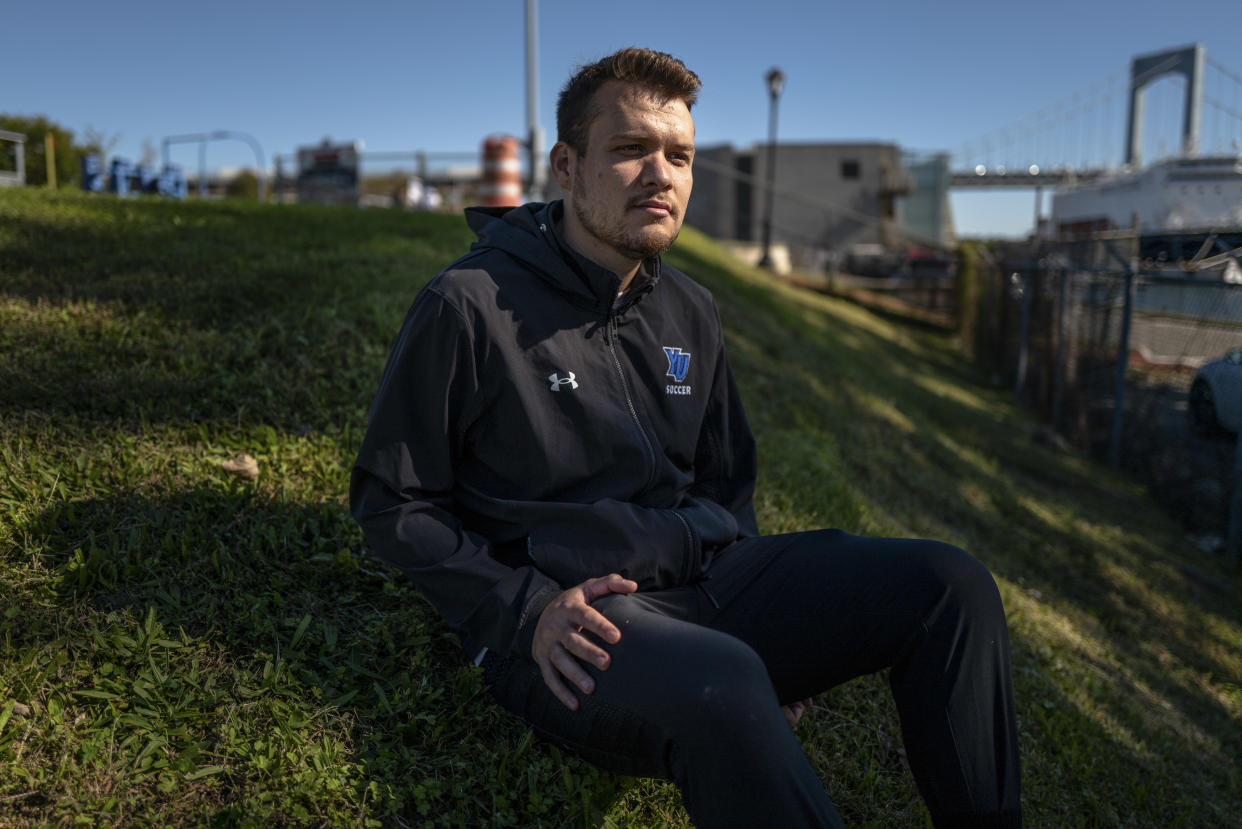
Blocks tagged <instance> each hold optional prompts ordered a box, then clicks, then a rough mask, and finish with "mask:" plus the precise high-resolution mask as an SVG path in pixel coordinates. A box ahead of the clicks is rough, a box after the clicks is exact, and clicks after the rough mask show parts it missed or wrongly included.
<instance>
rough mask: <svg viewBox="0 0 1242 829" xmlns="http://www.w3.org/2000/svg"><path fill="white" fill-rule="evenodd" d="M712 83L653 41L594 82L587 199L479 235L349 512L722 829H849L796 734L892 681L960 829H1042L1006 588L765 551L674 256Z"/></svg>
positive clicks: (932, 555) (917, 558)
mask: <svg viewBox="0 0 1242 829" xmlns="http://www.w3.org/2000/svg"><path fill="white" fill-rule="evenodd" d="M698 89H699V80H698V78H697V77H696V76H695V75H694V73H692V72H690V71H689V70H688V69H687V68H686V67H685V66H684V65H683V64H682V63H681V62H680V61H678V60H676V59H675V58H672V57H670V56H669V55H665V54H662V53H659V52H652V51H648V50H643V49H625V50H622V51H620V52H618V53H616V54H614V55H611V56H609V57H607V58H604V59H603V60H601V61H599V62H598V63H596V64H592V65H591V66H587V67H584V68H583V69H581V70H580V71H579V72H578V74H576V75H575V76H574V77H573V78H571V79H570V81H569V83H568V84H567V85H566V87H565V88H564V90H563V91H562V93H561V96H560V100H559V103H558V109H557V129H558V139H559V140H558V142H557V144H556V146H555V147H553V148H552V151H551V162H552V169H553V172H554V174H555V175H556V177H557V181H558V182H559V184H560V185H561V188H562V190H563V191H564V194H565V195H564V200H563V202H553V203H551V204H527V205H524V206H522V207H518V208H513V209H509V210H490V211H483V210H476V211H469V212H468V217H467V218H468V221H469V223H470V225H471V227H472V228H474V229H475V230H476V232H477V233H478V236H479V240H478V242H476V243H475V244H474V246H473V247H472V248H471V251H470V253H468V254H467V255H466V256H465V257H463V258H462V259H460V260H458V261H457V262H456V263H454V264H453V265H451V266H450V267H449V268H448V269H447V270H446V271H444V272H443V273H441V274H440V275H439V276H437V277H436V278H435V279H434V280H433V281H432V282H431V283H430V284H429V285H428V286H427V287H426V288H425V289H424V290H423V291H422V293H420V294H419V295H418V297H417V298H416V299H415V301H414V304H413V306H412V308H411V309H410V312H409V315H408V316H407V318H406V321H405V324H404V326H403V327H402V329H401V333H400V336H399V337H398V339H397V343H396V345H395V346H394V348H393V352H392V355H391V357H390V359H389V362H388V366H387V368H386V369H385V371H384V376H383V379H382V380H381V382H380V388H379V392H378V395H377V397H376V400H375V404H374V407H373V409H372V413H371V422H370V425H369V427H368V430H367V434H366V437H365V439H364V440H363V444H362V448H361V451H360V452H359V455H358V460H357V463H356V465H355V467H354V471H353V479H352V481H351V503H352V508H353V514H354V516H355V517H356V518H357V520H358V521H359V523H360V524H361V525H362V527H363V529H364V531H365V533H366V539H367V543H368V545H369V546H370V547H371V548H372V549H373V550H374V551H375V552H376V553H377V554H378V555H380V556H381V557H382V558H384V559H385V560H387V561H389V562H391V563H392V564H394V565H395V566H397V567H398V568H400V569H401V570H403V571H404V572H405V574H406V575H407V576H408V577H409V579H410V580H411V581H412V582H413V584H414V585H415V586H416V587H417V588H418V589H419V590H420V591H421V592H422V593H423V594H424V595H426V596H427V598H428V599H429V600H430V601H431V602H432V604H433V605H435V607H436V608H437V610H438V611H439V612H440V613H441V614H442V615H443V617H444V618H445V620H446V621H447V622H448V623H449V625H450V626H452V627H453V629H454V630H456V631H457V632H458V633H459V635H460V636H461V638H462V642H463V645H464V646H465V648H466V650H467V653H468V655H469V656H470V657H471V658H472V659H474V660H475V661H476V664H482V665H483V667H484V669H485V675H486V678H487V682H488V684H489V686H490V687H491V688H492V691H493V692H494V694H495V695H496V698H497V699H498V700H499V701H500V703H501V704H502V705H504V706H505V707H506V708H508V709H509V710H511V711H513V712H514V713H516V714H517V715H518V716H520V717H522V718H523V719H524V720H526V721H527V722H528V723H529V724H530V725H531V727H532V728H534V729H535V730H536V731H537V732H539V733H540V734H542V735H544V736H545V737H547V738H549V739H552V740H555V741H557V742H558V743H560V744H562V745H565V746H568V747H569V748H571V749H573V750H574V751H576V752H578V753H579V754H581V755H582V756H584V757H586V758H587V759H588V760H591V761H592V762H595V763H598V764H600V765H602V766H604V767H606V768H609V769H612V770H615V771H620V772H623V773H627V774H633V775H643V776H659V777H664V778H667V779H671V780H673V781H675V782H676V783H677V785H678V786H680V788H681V791H682V796H683V800H684V802H685V805H686V809H687V811H688V812H689V813H690V816H691V818H692V819H693V820H694V822H695V824H696V825H697V826H700V827H718V826H765V827H768V826H789V827H808V826H840V825H841V819H840V817H839V815H838V814H837V811H836V809H835V808H834V807H833V804H832V802H831V801H830V800H829V798H828V795H827V794H826V792H825V791H824V789H823V787H822V785H821V783H820V781H819V779H818V777H817V776H816V773H815V771H814V769H813V768H812V767H811V765H810V763H809V762H808V760H807V759H806V756H805V755H804V754H803V753H802V750H801V748H800V746H799V745H798V741H797V739H796V737H795V735H794V732H793V730H792V729H791V728H790V724H791V723H792V722H795V721H796V719H797V717H798V716H800V714H801V711H802V709H803V707H804V706H805V700H806V699H807V698H809V697H811V696H812V695H814V694H818V693H820V692H822V691H825V690H827V689H828V688H830V687H832V686H834V685H837V684H839V683H842V682H845V681H846V680H849V679H851V678H853V677H856V676H860V675H862V674H865V673H871V672H875V671H879V670H882V669H886V668H891V669H892V671H891V684H892V689H893V695H894V697H895V699H896V702H897V706H898V710H899V712H900V715H901V721H902V731H903V736H904V739H905V744H906V748H907V756H908V757H909V761H910V766H911V768H912V770H913V772H914V775H915V778H916V780H917V782H918V785H919V789H920V791H921V793H922V794H923V797H924V798H925V800H926V802H927V804H928V807H929V809H930V811H931V813H932V816H933V818H934V820H935V822H936V825H937V826H938V827H944V826H979V827H983V826H1017V825H1019V823H1020V811H1019V770H1018V746H1017V732H1016V728H1015V722H1014V707H1013V692H1012V686H1011V683H1010V678H1009V653H1008V647H1009V643H1008V634H1007V631H1006V628H1005V619H1004V612H1003V610H1002V608H1001V604H1000V598H999V595H998V593H997V590H996V586H995V584H994V583H993V581H992V578H991V576H990V575H989V573H988V572H987V570H986V569H985V568H984V567H983V566H982V565H981V564H980V563H979V562H978V561H976V560H975V559H974V558H972V557H971V556H969V555H968V554H966V553H964V552H962V551H961V550H958V549H956V548H954V547H951V546H948V545H945V544H940V543H937V542H930V541H917V540H901V539H867V538H860V537H857V536H853V535H849V534H847V533H844V532H841V531H838V530H825V531H818V532H807V533H798V534H792V535H783V536H767V537H761V536H760V535H759V532H758V528H757V527H756V524H755V515H754V510H753V508H752V505H751V495H752V492H753V485H754V477H755V468H756V460H755V447H754V442H753V440H752V438H751V434H750V431H749V428H748V427H747V424H746V418H745V415H744V413H743V410H742V405H741V401H740V399H739V397H738V393H737V390H736V388H735V387H734V384H733V379H732V376H731V374H730V370H729V366H728V362H727V361H726V359H725V352H724V342H723V337H722V332H721V326H720V320H719V317H718V315H717V313H716V310H715V305H714V304H713V301H712V298H711V296H710V295H709V294H708V292H707V291H706V290H705V289H703V288H702V287H700V286H699V285H697V284H696V283H694V282H692V281H691V280H690V279H689V278H688V277H686V276H685V275H684V274H682V273H680V272H678V271H676V270H675V269H673V268H671V267H669V266H668V265H665V264H663V263H662V262H661V261H660V258H659V255H660V254H661V253H662V252H664V251H665V250H667V249H668V247H669V245H671V244H672V242H673V240H674V239H675V238H676V237H677V233H678V231H679V230H680V228H681V221H682V217H683V215H684V213H685V208H686V202H687V200H688V199H689V197H690V189H691V183H692V178H691V167H692V162H693V159H694V123H693V121H692V120H691V117H690V107H691V106H692V105H693V103H694V100H695V96H696V94H697V92H698Z"/></svg>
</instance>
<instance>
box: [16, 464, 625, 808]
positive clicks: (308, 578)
mask: <svg viewBox="0 0 1242 829" xmlns="http://www.w3.org/2000/svg"><path fill="white" fill-rule="evenodd" d="M22 532H23V534H24V535H25V537H26V538H28V539H29V542H28V544H27V545H26V546H27V547H28V548H31V549H39V550H42V553H41V554H40V555H39V559H38V568H39V569H41V570H42V571H44V572H46V573H49V574H50V579H49V581H48V585H49V588H50V590H51V592H50V594H49V595H48V596H47V598H48V601H46V602H44V603H42V604H41V605H40V606H38V607H32V608H30V609H29V612H28V613H27V614H24V615H23V617H22V618H21V619H18V620H16V621H14V620H12V619H11V618H10V619H9V620H6V621H5V622H4V623H3V628H4V633H5V636H6V637H7V641H8V642H9V643H10V646H11V647H12V648H14V650H15V652H16V653H17V654H19V655H20V657H19V658H20V659H21V660H25V661H28V662H29V663H30V664H31V665H32V666H35V665H39V664H41V663H42V661H43V660H42V657H41V656H39V654H45V653H47V652H48V651H59V650H66V651H68V652H71V653H72V654H73V663H72V675H69V674H68V671H67V669H66V668H65V666H63V665H62V666H60V668H59V669H58V673H57V674H56V675H54V676H53V675H50V674H48V673H47V672H44V673H42V674H40V673H39V672H38V671H34V672H32V673H28V674H26V675H24V676H19V677H18V679H17V683H16V685H17V687H21V686H23V685H24V686H26V688H27V689H28V691H29V693H30V695H31V696H30V698H29V699H28V700H27V701H28V702H29V703H32V704H35V705H38V706H40V707H41V709H42V710H48V707H49V704H51V705H53V706H54V707H55V705H56V704H55V703H50V700H51V699H52V698H58V699H59V707H60V708H61V709H62V710H65V711H67V712H69V718H70V719H73V718H75V717H76V718H78V719H79V720H81V719H82V718H86V719H89V720H90V721H91V726H90V729H91V730H92V731H96V732H97V731H100V730H102V731H105V732H107V731H110V733H111V735H112V737H111V740H112V743H113V744H114V745H117V746H120V748H119V749H117V751H118V753H119V755H120V756H119V758H118V762H117V767H116V768H114V769H113V771H114V773H115V775H116V777H115V778H114V779H109V780H108V788H112V789H115V792H116V793H119V794H121V796H122V800H123V801H124V798H125V795H126V794H129V795H130V796H135V797H137V796H138V795H139V792H141V798H142V800H143V803H142V804H141V805H140V807H139V805H135V804H131V805H132V807H133V808H137V809H138V810H139V811H140V812H141V811H144V810H145V811H146V813H147V814H148V816H149V817H151V818H153V819H155V818H158V822H166V821H169V822H173V823H176V822H178V819H179V818H180V819H181V820H188V819H189V816H190V814H193V815H194V816H195V817H194V819H193V821H192V822H202V821H203V820H207V821H208V822H212V823H217V824H224V825H228V824H231V823H234V822H237V821H241V822H246V821H252V820H254V819H255V818H256V817H257V816H260V817H261V816H263V815H269V814H270V815H271V816H272V817H274V818H277V819H279V822H288V821H293V822H295V823H296V822H298V820H299V816H301V817H304V818H307V819H315V820H324V821H326V822H327V823H329V824H331V823H337V822H339V821H340V819H341V816H342V814H348V813H351V812H352V813H353V814H354V817H353V818H352V819H351V821H350V822H354V821H355V820H358V819H360V817H361V816H363V815H366V816H383V815H390V814H391V815H400V816H403V818H404V819H406V820H408V821H411V822H421V821H424V820H439V819H441V818H442V817H443V816H446V815H451V816H453V817H452V823H453V825H464V826H481V825H493V826H526V825H533V824H537V823H541V822H542V823H545V824H556V825H564V824H565V822H566V821H568V822H569V823H571V824H574V825H586V826H593V825H598V823H599V820H600V819H601V815H602V811H603V809H604V808H606V806H607V804H608V803H609V802H610V800H611V799H612V798H613V797H615V796H616V795H617V793H618V792H619V791H620V790H621V789H622V788H623V787H624V786H625V785H626V784H627V781H623V780H621V779H619V778H613V777H611V776H608V775H605V774H603V773H602V772H598V771H596V770H595V769H593V768H591V767H589V766H587V765H586V764H585V763H582V762H580V761H577V760H575V759H571V758H567V757H562V756H561V754H560V752H559V751H558V750H556V749H555V748H552V747H551V746H548V745H545V744H542V743H539V742H536V741H532V739H531V737H530V735H529V733H528V732H527V731H526V729H525V728H524V727H522V726H521V725H520V724H518V723H517V722H516V721H515V720H513V719H512V718H511V717H510V716H509V715H508V714H506V713H505V712H503V710H502V709H500V708H499V707H498V706H496V705H494V704H493V703H492V702H491V699H490V695H489V694H488V693H487V691H486V689H485V687H484V686H483V683H482V680H481V673H480V672H479V671H478V670H477V669H474V668H472V667H469V666H468V665H467V663H466V661H465V659H464V657H463V655H462V653H461V651H460V648H459V647H458V645H457V643H456V639H455V638H454V637H453V636H452V635H451V634H450V633H449V631H448V630H447V629H446V628H445V627H444V625H443V624H442V623H441V622H440V621H439V619H438V618H437V617H436V615H435V613H434V611H433V610H432V609H431V608H430V607H429V606H428V605H427V604H426V603H425V602H424V601H423V600H422V599H421V598H419V597H418V596H417V595H416V594H415V593H414V592H413V591H411V590H409V589H406V588H404V587H401V586H399V585H397V584H395V583H394V582H393V581H391V580H390V578H389V576H388V574H387V573H386V572H385V571H384V570H383V568H381V567H379V566H378V565H377V564H375V563H374V562H373V561H370V560H368V559H366V558H365V557H361V556H359V555H358V550H359V538H358V535H357V533H356V531H355V529H354V527H353V523H352V519H351V518H350V517H349V515H348V514H347V513H346V511H345V510H344V508H343V507H342V506H341V505H339V504H332V503H320V504H296V503H283V502H279V501H275V500H270V499H267V498H264V497H262V496H260V495H258V494H256V493H254V492H253V491H251V490H250V489H248V488H244V487H231V488H229V489H227V490H218V489H211V488H200V489H194V490H190V491H186V492H181V493H176V494H170V495H167V496H163V497H156V498H151V497H146V496H142V495H138V494H121V495H117V496H115V497H111V498H97V499H91V500H85V501H70V502H63V503H58V504H56V505H55V506H54V507H51V508H49V509H47V510H45V511H44V512H42V513H41V514H39V515H38V516H37V517H35V518H34V519H33V521H32V522H31V523H30V524H29V526H26V527H23V528H22ZM153 626H154V627H153ZM153 631H154V632H153ZM161 643H162V644H161ZM161 648H163V650H161ZM192 654H193V655H195V656H193V657H191V655H192ZM187 660H188V661H187ZM83 691H85V692H86V694H82V692H83ZM87 737H88V734H87V732H86V729H85V728H84V729H83V733H81V734H77V735H73V738H72V739H70V740H69V742H68V743H67V744H69V745H72V744H76V743H79V742H89V740H87V739H86V738H87ZM153 741H158V745H157V747H156V748H155V749H149V746H150V745H151V744H152V743H153ZM144 746H147V747H148V751H147V756H146V757H145V758H144V757H139V756H138V755H139V752H140V750H143V748H144ZM153 759H154V760H155V761H157V764H156V765H155V766H152V765H150V764H151V762H152V760H153ZM144 760H145V762H146V765H144V764H143V763H144ZM217 766H218V767H219V769H218V773H217V772H213V773H211V774H208V775H205V776H202V777H195V774H196V773H200V774H201V770H202V769H204V768H207V769H212V768H214V767H217ZM89 771H90V767H89V763H88V764H87V768H84V769H83V772H89ZM91 773H93V774H95V775H98V774H100V773H105V774H106V772H102V770H100V769H94V771H93V772H91ZM170 774H171V775H172V777H170V778H168V779H169V780H171V781H174V782H175V783H176V788H175V790H174V791H172V792H165V793H163V794H160V793H156V791H155V789H156V788H158V786H156V783H157V782H158V781H163V780H164V779H165V777H167V776H168V775H170ZM53 782H55V781H53ZM70 785H71V786H72V784H70ZM126 790H128V792H127V791H126ZM51 794H52V793H51V792H48V793H46V795H44V796H41V797H38V798H35V799H28V800H27V801H25V802H24V804H23V806H22V808H23V809H25V810H31V811H28V812H27V814H29V815H30V816H31V817H33V818H38V819H47V818H48V817H49V813H47V812H39V809H40V808H47V805H48V802H49V800H50V797H49V796H50V795H51ZM57 794H59V792H58V793H57ZM72 794H73V797H72V798H70V801H73V800H78V801H85V802H79V803H78V804H77V805H78V806H79V807H81V808H86V809H87V811H89V810H90V809H91V807H92V806H94V807H95V808H98V803H91V802H90V801H91V798H89V797H88V796H87V795H85V794H84V793H83V792H81V791H73V792H72ZM273 798H274V799H273ZM202 804H210V805H208V806H203V805H202ZM204 808H205V809H206V810H207V811H206V813H204V811H203V809H204ZM186 810H188V811H186Z"/></svg>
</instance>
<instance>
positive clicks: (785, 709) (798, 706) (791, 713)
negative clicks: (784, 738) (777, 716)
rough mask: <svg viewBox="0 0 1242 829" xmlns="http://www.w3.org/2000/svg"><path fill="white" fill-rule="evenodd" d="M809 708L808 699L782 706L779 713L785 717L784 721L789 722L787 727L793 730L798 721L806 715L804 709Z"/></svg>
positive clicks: (809, 702)
mask: <svg viewBox="0 0 1242 829" xmlns="http://www.w3.org/2000/svg"><path fill="white" fill-rule="evenodd" d="M810 707H811V701H810V700H809V699H800V700H798V701H797V702H791V703H789V704H788V705H782V706H781V713H783V714H784V715H785V719H787V720H789V727H790V728H793V727H794V726H795V725H797V724H798V720H800V719H802V715H803V714H805V713H806V709H808V708H810Z"/></svg>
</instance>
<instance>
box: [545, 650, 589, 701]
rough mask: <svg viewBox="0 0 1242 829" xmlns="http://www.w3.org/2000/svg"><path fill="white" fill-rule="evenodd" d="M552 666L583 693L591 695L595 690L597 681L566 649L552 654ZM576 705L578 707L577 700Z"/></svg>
mask: <svg viewBox="0 0 1242 829" xmlns="http://www.w3.org/2000/svg"><path fill="white" fill-rule="evenodd" d="M552 666H553V667H554V668H556V670H557V671H559V672H560V673H561V675H562V676H563V677H565V678H566V679H568V680H569V681H570V682H572V683H573V684H574V685H577V686H578V687H579V688H581V689H582V693H584V694H589V693H591V692H592V691H594V690H595V680H593V679H591V675H590V674H588V673H587V672H586V670H584V669H583V667H582V666H581V665H580V664H578V660H576V659H574V658H573V656H572V655H571V654H570V653H569V651H567V650H565V649H564V648H558V649H556V650H555V651H554V652H553V653H552ZM574 703H575V707H576V705H577V700H575V701H574Z"/></svg>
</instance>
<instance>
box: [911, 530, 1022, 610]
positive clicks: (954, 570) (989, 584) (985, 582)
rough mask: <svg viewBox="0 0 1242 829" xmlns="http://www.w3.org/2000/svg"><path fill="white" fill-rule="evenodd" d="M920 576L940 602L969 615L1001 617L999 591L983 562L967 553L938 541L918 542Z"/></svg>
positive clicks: (1001, 608)
mask: <svg viewBox="0 0 1242 829" xmlns="http://www.w3.org/2000/svg"><path fill="white" fill-rule="evenodd" d="M920 555H921V561H920V563H919V566H920V569H921V572H922V574H923V577H924V578H926V579H928V580H929V581H930V583H931V584H932V585H933V588H934V590H935V592H936V594H937V595H938V596H940V597H941V599H940V604H942V605H943V604H945V603H948V604H950V605H952V606H954V607H956V608H960V610H961V612H963V613H965V614H966V615H968V616H969V617H971V618H972V619H978V620H980V621H989V620H995V621H1002V622H1003V620H1004V608H1003V607H1002V606H1001V598H1000V591H999V590H998V589H997V586H996V580H995V579H993V578H992V574H991V572H989V571H988V568H987V567H986V566H984V564H983V562H981V561H979V559H977V558H975V557H974V556H973V555H971V554H970V553H968V552H966V551H965V550H963V549H961V548H960V547H955V546H953V545H952V544H946V543H944V542H941V541H924V542H921V548H920Z"/></svg>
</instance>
